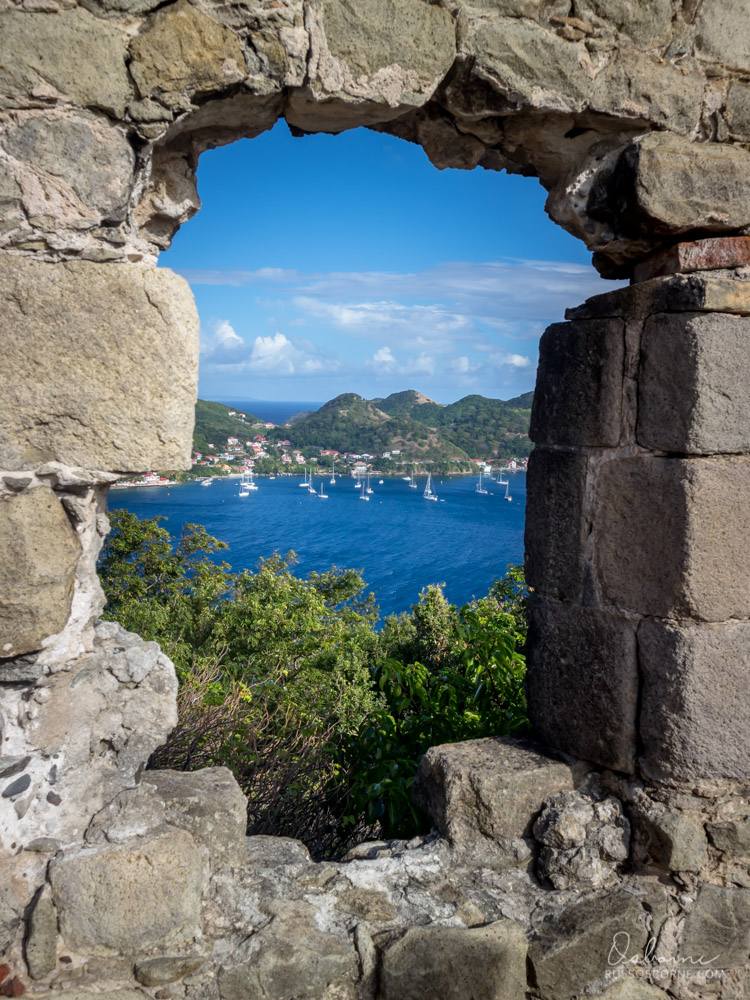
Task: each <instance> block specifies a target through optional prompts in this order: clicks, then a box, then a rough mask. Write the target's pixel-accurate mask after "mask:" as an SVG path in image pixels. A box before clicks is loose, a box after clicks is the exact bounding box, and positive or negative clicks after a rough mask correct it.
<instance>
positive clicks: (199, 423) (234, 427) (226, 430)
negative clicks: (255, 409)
mask: <svg viewBox="0 0 750 1000" xmlns="http://www.w3.org/2000/svg"><path fill="white" fill-rule="evenodd" d="M231 409H232V407H229V406H224V404H223V403H210V402H208V400H205V399H199V400H198V402H197V403H196V404H195V429H194V430H193V450H194V451H199V452H201V454H204V455H205V454H206V452H207V451H208V450H209V448H208V446H209V444H212V445H214V446H215V447H216V448H217V449H218V450H219V451H223V450H224V448H225V447H226V443H227V438H230V437H236V438H239V440H240V441H242V443H243V444H244V443H245V441H246V440H247V439H248V435H249V433H250V432H252V433H253V434H257V433H258V431H257V426H258V425H261V426H262V421H261V420H259V419H258V417H254V416H253V414H252V413H245V414H243V416H244V417H245V419H244V420H242V419H241V417H239V416H233V417H230V416H229V412H230V410H231ZM234 412H235V413H239V412H240V411H239V410H235V411H234Z"/></svg>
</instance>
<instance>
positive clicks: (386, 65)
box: [286, 0, 456, 132]
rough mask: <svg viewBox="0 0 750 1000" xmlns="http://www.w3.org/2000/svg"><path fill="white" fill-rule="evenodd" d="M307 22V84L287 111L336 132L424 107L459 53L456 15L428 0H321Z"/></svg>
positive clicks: (304, 123) (292, 118) (308, 125)
mask: <svg viewBox="0 0 750 1000" xmlns="http://www.w3.org/2000/svg"><path fill="white" fill-rule="evenodd" d="M306 24H307V26H308V29H309V31H310V61H309V64H308V73H309V84H308V86H307V87H306V88H305V89H304V90H301V91H298V92H293V93H292V94H291V97H290V102H289V108H288V110H287V112H286V117H287V120H288V121H289V122H290V123H291V124H292V125H296V126H299V127H301V128H305V129H326V130H331V131H336V132H338V131H341V130H343V129H344V128H347V127H350V126H353V125H364V124H373V123H376V122H382V121H388V120H389V119H392V118H395V117H397V116H398V115H399V114H401V113H402V112H404V111H406V110H408V109H409V108H413V107H420V106H421V105H423V104H424V103H425V102H426V101H427V100H428V98H429V97H431V96H432V94H433V92H434V91H435V89H436V87H437V86H438V84H439V83H440V81H441V80H442V79H443V77H444V76H445V75H446V74H447V72H448V70H449V69H450V67H451V65H452V63H453V61H454V58H455V54H456V40H455V26H454V22H453V18H452V17H451V16H450V14H449V13H448V12H447V11H446V10H443V9H442V8H440V7H438V6H436V5H433V4H428V3H424V2H423V0H382V2H380V3H377V4H373V3H370V2H369V0H317V2H315V3H311V4H309V5H308V7H307V12H306Z"/></svg>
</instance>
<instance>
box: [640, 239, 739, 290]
mask: <svg viewBox="0 0 750 1000" xmlns="http://www.w3.org/2000/svg"><path fill="white" fill-rule="evenodd" d="M744 264H750V236H711V237H708V238H707V239H705V240H693V241H692V242H690V243H677V244H675V245H674V246H672V247H668V248H667V249H666V250H661V251H660V252H659V253H655V254H654V255H653V256H652V257H648V258H647V259H646V260H644V261H641V262H640V263H639V264H636V265H635V268H634V270H633V280H634V281H648V280H649V279H650V278H658V277H661V276H662V275H665V274H678V273H683V274H684V273H689V272H690V271H709V270H714V269H718V268H727V267H740V266H742V265H744Z"/></svg>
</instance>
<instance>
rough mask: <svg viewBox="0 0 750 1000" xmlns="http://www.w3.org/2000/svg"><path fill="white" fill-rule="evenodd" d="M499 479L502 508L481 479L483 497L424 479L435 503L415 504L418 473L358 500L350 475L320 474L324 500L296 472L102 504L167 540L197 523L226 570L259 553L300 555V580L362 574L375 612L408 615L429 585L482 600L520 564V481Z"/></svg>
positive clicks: (461, 483) (468, 485) (119, 497)
mask: <svg viewBox="0 0 750 1000" xmlns="http://www.w3.org/2000/svg"><path fill="white" fill-rule="evenodd" d="M508 478H509V479H510V493H511V496H512V497H513V499H512V501H511V502H510V503H508V502H506V501H505V500H504V498H503V495H504V493H505V488H504V487H500V486H498V485H497V484H495V483H491V482H487V481H485V483H484V485H485V486H486V487H487V489H488V491H489V492H488V494H487V495H486V496H482V495H479V494H477V493H475V492H474V490H475V487H476V483H477V480H476V477H474V476H462V477H456V478H445V479H443V480H440V479H433V489H434V490H435V492H437V494H438V496H439V497H440V500H441V501H444V502H442V503H441V502H438V503H435V502H431V501H429V500H425V499H424V498H423V496H422V490H423V488H424V482H425V480H424V477H421V478H420V479H419V481H418V482H419V488H418V489H416V490H415V489H410V488H409V486H408V484H407V483H406V482H404V481H402V480H401V479H385V480H384V481H383V483H382V485H380V484H379V483H378V482H377V480H373V481H372V489H373V490H374V493H373V494H372V496H371V497H370V502H369V503H365V502H363V501H361V500H360V499H359V494H360V490H357V489H355V488H354V480H353V479H350V478H344V479H339V478H337V480H336V484H335V485H334V486H332V485H331V484H330V483H329V481H328V480H329V479H330V473H329V474H328V476H327V477H325V478H324V480H323V483H324V492H325V493H327V494H328V499H327V500H323V499H320V498H319V497H317V496H312V495H311V494H310V493H308V492H307V490H305V489H302V488H300V486H299V483H300V482H301V481H302V478H301V476H295V477H279V478H277V479H266V478H262V477H261V478H259V479H258V480H257V482H258V485H259V489H258V490H257V491H256V492H254V493H251V494H250V495H249V496H247V497H240V496H239V495H238V493H239V480H238V479H228V480H221V479H217V480H215V481H214V482H213V484H212V485H211V486H208V487H204V486H201V485H200V484H199V483H186V484H184V485H181V486H176V487H172V488H170V489H166V488H163V487H148V488H143V487H141V488H132V489H124V490H122V489H118V490H112V491H111V492H110V508H111V509H113V510H114V509H118V508H125V509H126V510H130V511H132V512H133V513H135V514H137V515H138V516H139V517H155V516H156V515H157V514H162V515H165V516H166V518H167V520H166V522H164V525H165V527H167V528H168V529H169V531H170V532H171V533H172V535H175V536H179V533H180V530H181V528H182V526H183V525H184V524H187V523H194V524H202V525H204V526H205V527H206V529H207V530H208V531H209V533H210V534H212V535H215V536H216V537H217V538H220V539H222V540H223V541H225V542H227V543H228V545H229V550H228V552H224V553H222V558H224V559H226V561H227V562H229V563H230V564H231V566H232V568H233V569H234V570H242V569H253V568H254V567H255V566H256V564H257V561H258V559H259V558H260V557H261V556H269V555H271V554H272V553H273V552H274V550H276V551H278V552H281V553H285V552H288V551H289V550H290V549H293V550H294V552H296V553H297V556H298V557H299V562H298V563H297V566H296V567H295V573H297V574H298V575H300V576H305V575H306V574H307V573H309V572H310V571H311V570H317V571H319V572H322V571H324V570H326V569H328V568H329V567H330V566H331V565H336V566H339V567H342V568H350V567H351V568H353V569H358V570H361V571H362V574H363V576H364V579H365V580H366V581H367V583H368V584H369V586H370V587H371V589H372V590H373V592H374V593H375V596H376V598H377V600H378V603H379V605H380V609H381V613H382V614H390V613H392V612H399V611H405V610H407V609H408V608H409V606H410V605H411V604H413V603H414V602H415V601H416V600H417V598H418V596H419V592H420V590H421V589H422V588H423V587H425V586H427V584H430V583H445V585H446V586H445V594H446V597H447V598H448V600H449V601H451V602H452V603H454V604H463V603H465V602H466V601H468V600H470V599H471V598H472V597H474V596H475V597H481V596H482V595H483V594H486V593H487V590H488V589H489V587H490V585H491V584H492V581H493V580H495V579H496V578H497V577H500V576H502V575H503V574H504V573H505V569H506V567H507V566H508V564H510V563H520V562H521V561H522V560H523V526H524V513H525V508H526V476H525V474H524V473H520V472H519V473H511V474H510V475H509V477H508ZM320 482H321V480H320V478H317V479H316V480H315V486H316V488H317V489H320Z"/></svg>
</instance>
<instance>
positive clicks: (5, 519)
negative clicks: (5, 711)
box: [0, 487, 81, 680]
mask: <svg viewBox="0 0 750 1000" xmlns="http://www.w3.org/2000/svg"><path fill="white" fill-rule="evenodd" d="M0 551H2V553H3V558H2V561H0V657H15V656H19V655H20V654H22V653H28V652H31V651H32V650H34V649H39V648H40V646H41V645H42V642H43V641H44V640H45V639H46V638H47V637H48V636H50V635H54V634H55V633H56V632H60V631H61V630H62V629H63V627H64V625H65V623H66V621H67V620H68V614H69V612H70V605H71V600H72V597H73V583H74V580H75V573H76V565H77V563H78V559H79V557H80V555H81V543H80V541H79V540H78V536H77V535H76V533H75V530H74V528H73V527H72V525H71V523H70V520H69V519H68V516H67V514H66V513H65V510H64V509H63V506H62V504H61V503H60V500H59V499H58V497H57V496H56V495H55V494H54V493H53V492H52V490H48V489H46V488H44V487H40V488H39V489H35V490H30V491H29V492H28V493H19V494H16V495H13V496H9V497H4V498H3V499H2V500H0ZM13 666H14V663H13V661H11V662H10V668H11V670H13ZM2 678H3V666H2V662H1V661H0V680H2Z"/></svg>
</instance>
